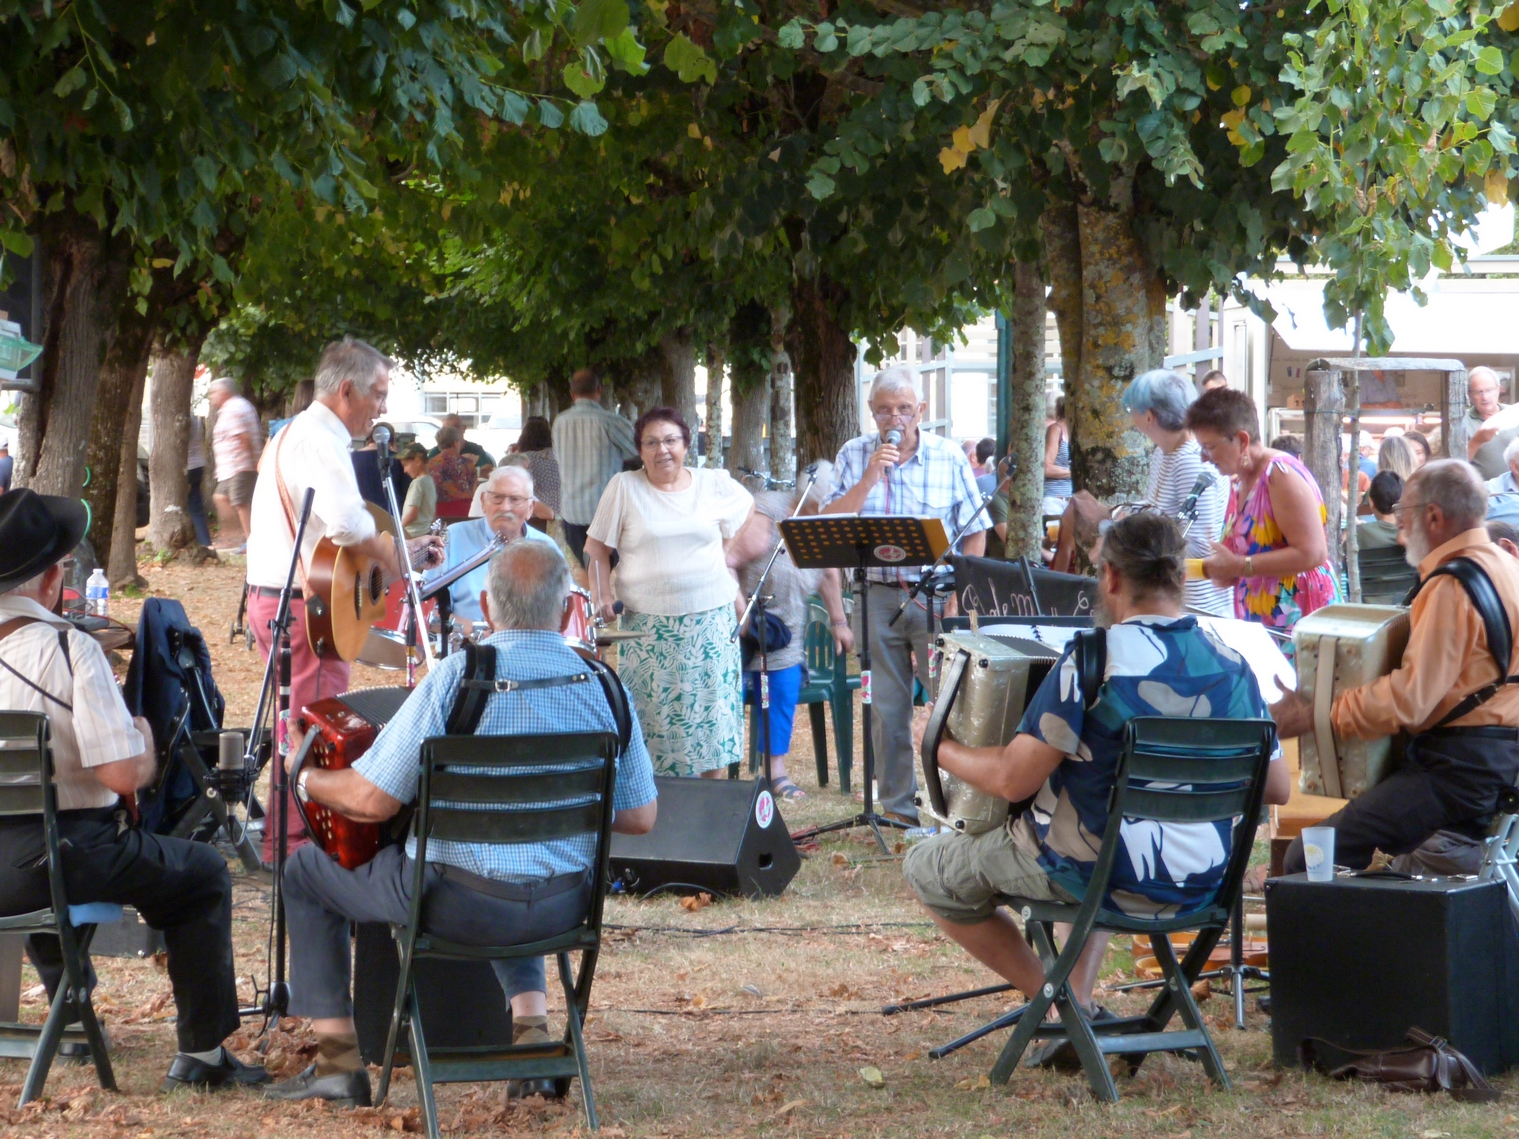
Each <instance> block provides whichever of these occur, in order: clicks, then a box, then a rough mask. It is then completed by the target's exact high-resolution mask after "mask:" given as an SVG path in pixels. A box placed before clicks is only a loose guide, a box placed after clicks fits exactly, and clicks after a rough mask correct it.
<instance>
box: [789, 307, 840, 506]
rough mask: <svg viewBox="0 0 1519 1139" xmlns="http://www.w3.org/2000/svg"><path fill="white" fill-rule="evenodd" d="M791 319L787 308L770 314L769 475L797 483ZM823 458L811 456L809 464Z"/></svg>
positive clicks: (808, 459)
mask: <svg viewBox="0 0 1519 1139" xmlns="http://www.w3.org/2000/svg"><path fill="white" fill-rule="evenodd" d="M789 315H790V314H788V313H787V311H786V310H785V308H773V309H771V310H770V475H771V477H772V478H777V479H795V478H796V468H797V461H796V413H795V410H794V408H793V406H792V396H793V395H794V390H793V389H794V384H793V382H792V375H791V354H790V353H789V352H787V351H786V323H787V321H788V319H789ZM851 382H852V381H851ZM835 454H837V452H835ZM821 457H822V456H819V455H809V456H808V458H807V461H808V462H811V461H812V460H813V459H816V458H821Z"/></svg>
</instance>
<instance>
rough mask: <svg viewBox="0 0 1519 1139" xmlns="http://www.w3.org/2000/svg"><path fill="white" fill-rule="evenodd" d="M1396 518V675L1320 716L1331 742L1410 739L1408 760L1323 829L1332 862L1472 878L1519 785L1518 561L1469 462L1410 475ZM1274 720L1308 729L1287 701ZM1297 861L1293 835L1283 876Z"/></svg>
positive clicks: (1304, 708) (1298, 701) (1294, 729)
mask: <svg viewBox="0 0 1519 1139" xmlns="http://www.w3.org/2000/svg"><path fill="white" fill-rule="evenodd" d="M1394 509H1395V511H1396V512H1397V518H1398V541H1399V542H1401V543H1402V544H1403V545H1404V546H1405V547H1406V548H1407V550H1408V562H1409V564H1410V565H1412V566H1414V567H1416V568H1417V569H1418V571H1419V580H1420V585H1419V589H1418V593H1417V595H1416V596H1415V598H1414V600H1413V605H1412V608H1411V609H1410V611H1409V621H1410V629H1409V636H1408V648H1407V649H1406V650H1404V653H1403V663H1402V665H1401V666H1400V667H1399V668H1397V669H1396V670H1395V671H1393V672H1391V673H1389V674H1388V675H1386V676H1383V677H1381V678H1379V679H1378V680H1375V681H1373V682H1372V683H1371V684H1367V685H1364V686H1362V687H1360V688H1354V689H1351V690H1349V691H1347V692H1343V693H1341V694H1340V695H1339V696H1337V697H1336V698H1335V701H1334V708H1333V711H1332V714H1331V719H1332V722H1333V726H1334V734H1335V735H1336V736H1337V737H1339V738H1341V739H1363V740H1364V739H1379V738H1382V737H1386V736H1391V735H1394V734H1396V733H1398V732H1407V733H1408V734H1409V737H1410V738H1409V741H1408V747H1407V752H1406V761H1405V763H1404V765H1403V766H1402V767H1401V768H1399V769H1398V770H1397V771H1395V772H1394V773H1393V774H1392V775H1389V776H1388V777H1387V778H1385V779H1383V780H1382V782H1380V783H1378V784H1377V785H1376V786H1375V787H1372V788H1371V789H1369V790H1368V791H1366V792H1365V793H1364V794H1363V795H1361V796H1360V797H1358V798H1356V799H1353V800H1352V801H1351V802H1350V804H1349V805H1348V806H1346V807H1345V808H1344V810H1341V811H1338V812H1336V813H1335V814H1334V815H1332V816H1331V817H1330V818H1329V819H1328V820H1326V822H1325V824H1324V825H1325V826H1332V827H1334V828H1335V855H1334V857H1335V862H1337V863H1339V864H1340V865H1342V866H1349V867H1352V868H1354V869H1358V870H1359V869H1363V868H1364V867H1366V866H1368V865H1370V863H1371V857H1372V853H1373V852H1374V851H1376V850H1381V851H1383V852H1385V853H1387V854H1392V855H1406V856H1409V857H1408V858H1407V859H1405V860H1400V863H1401V864H1397V863H1395V867H1396V868H1397V869H1412V870H1417V871H1422V872H1434V873H1444V874H1450V873H1464V874H1472V873H1476V871H1477V869H1478V868H1479V867H1480V865H1481V862H1482V844H1483V839H1484V837H1485V836H1486V834H1487V829H1488V826H1489V825H1490V823H1491V817H1492V815H1493V813H1494V812H1495V811H1496V809H1497V798H1498V793H1499V791H1500V790H1501V789H1502V788H1503V787H1506V786H1512V785H1513V784H1514V782H1515V778H1516V776H1519V660H1515V659H1514V648H1515V642H1514V635H1513V630H1515V629H1516V628H1519V559H1515V558H1513V557H1511V556H1509V555H1508V554H1507V553H1506V552H1505V551H1504V550H1503V549H1502V548H1501V547H1500V546H1498V545H1497V544H1496V543H1495V542H1493V541H1492V540H1491V539H1490V538H1489V537H1488V533H1487V530H1486V528H1485V527H1484V525H1483V516H1484V514H1485V513H1486V509H1487V489H1486V487H1485V486H1484V485H1483V482H1482V480H1481V478H1480V477H1479V476H1478V474H1477V471H1476V469H1475V468H1473V467H1472V466H1471V465H1470V464H1468V463H1463V462H1460V461H1458V460H1453V459H1445V460H1441V461H1438V462H1432V463H1428V464H1426V465H1425V466H1423V467H1421V468H1420V469H1419V470H1418V471H1416V472H1415V473H1414V475H1413V477H1412V478H1410V479H1409V481H1408V485H1407V486H1406V487H1405V488H1404V491H1403V497H1402V499H1401V500H1399V502H1398V504H1397V506H1396V507H1394ZM1479 598H1485V599H1486V603H1485V604H1483V605H1479V604H1478V599H1479ZM1271 713H1272V716H1273V717H1274V718H1275V719H1276V722H1277V730H1278V732H1279V733H1280V735H1281V736H1282V737H1283V738H1284V739H1285V738H1291V737H1295V736H1301V735H1306V734H1307V733H1308V732H1310V731H1312V730H1313V706H1312V703H1311V701H1309V700H1308V699H1305V698H1304V697H1302V696H1300V695H1298V694H1296V693H1289V694H1288V695H1287V696H1286V697H1284V698H1283V699H1282V701H1281V702H1280V703H1278V704H1277V705H1275V706H1274V707H1273V708H1272V709H1271ZM1303 865H1304V862H1303V844H1302V840H1301V839H1299V840H1297V841H1295V842H1293V844H1292V846H1291V847H1290V848H1289V849H1288V851H1287V856H1286V860H1285V868H1286V870H1287V872H1288V873H1295V872H1297V871H1300V870H1302V869H1303Z"/></svg>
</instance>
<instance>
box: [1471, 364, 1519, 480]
mask: <svg viewBox="0 0 1519 1139" xmlns="http://www.w3.org/2000/svg"><path fill="white" fill-rule="evenodd" d="M1501 386H1502V385H1501V384H1500V382H1499V379H1498V373H1497V372H1495V371H1493V370H1492V369H1491V368H1488V367H1484V366H1481V365H1479V366H1478V367H1475V368H1473V369H1472V370H1471V371H1470V372H1468V373H1467V376H1466V397H1467V400H1468V404H1469V406H1468V407H1467V409H1466V428H1467V431H1468V432H1469V433H1470V434H1469V436H1468V438H1467V441H1466V454H1467V458H1469V459H1471V461H1472V465H1473V466H1474V467H1476V468H1477V470H1479V471H1481V472H1482V477H1483V478H1484V479H1496V478H1501V477H1502V476H1503V472H1504V468H1505V466H1506V463H1505V461H1504V458H1503V453H1504V451H1505V450H1507V449H1508V445H1509V444H1510V443H1512V442H1513V441H1514V440H1515V439H1519V427H1506V428H1504V429H1503V430H1502V431H1500V430H1498V429H1497V428H1496V427H1488V426H1486V423H1487V421H1488V420H1489V419H1491V418H1492V417H1493V416H1495V415H1497V414H1498V413H1499V412H1500V411H1502V410H1503V407H1504V405H1503V404H1502V403H1500V402H1499V401H1498V396H1499V394H1500V390H1501Z"/></svg>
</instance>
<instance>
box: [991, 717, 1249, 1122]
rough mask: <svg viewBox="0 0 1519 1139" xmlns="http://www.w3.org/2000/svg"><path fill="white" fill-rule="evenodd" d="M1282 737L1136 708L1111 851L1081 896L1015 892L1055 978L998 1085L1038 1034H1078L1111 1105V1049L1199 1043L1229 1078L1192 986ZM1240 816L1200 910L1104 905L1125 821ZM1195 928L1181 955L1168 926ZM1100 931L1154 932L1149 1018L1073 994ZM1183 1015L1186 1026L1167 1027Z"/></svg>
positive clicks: (1121, 768) (1132, 1063)
mask: <svg viewBox="0 0 1519 1139" xmlns="http://www.w3.org/2000/svg"><path fill="white" fill-rule="evenodd" d="M1275 738H1276V728H1275V725H1274V724H1273V723H1272V722H1271V721H1270V720H1204V719H1191V718H1181V717H1178V718H1171V717H1159V716H1146V717H1139V718H1136V719H1134V720H1131V721H1129V723H1128V724H1127V726H1126V727H1125V728H1124V749H1123V754H1122V757H1121V758H1120V760H1119V764H1118V772H1117V781H1116V783H1115V785H1114V787H1113V793H1112V798H1111V800H1110V806H1109V809H1108V822H1107V829H1106V830H1105V831H1104V832H1103V840H1102V849H1101V850H1100V852H1099V853H1098V855H1097V862H1096V864H1095V865H1094V867H1093V870H1092V877H1091V880H1090V881H1089V882H1088V883H1087V885H1086V890H1085V894H1084V897H1083V900H1082V901H1081V902H1079V903H1060V902H1042V901H1035V900H1033V899H1028V898H1012V899H1009V901H1008V904H1009V905H1011V906H1013V907H1015V908H1017V909H1018V910H1020V912H1021V913H1022V916H1023V921H1024V926H1025V930H1026V933H1027V935H1028V938H1029V940H1030V941H1031V942H1032V943H1033V945H1034V948H1035V949H1036V950H1037V951H1038V953H1039V956H1040V958H1041V959H1042V960H1043V962H1044V970H1045V978H1046V982H1045V984H1044V986H1043V987H1042V988H1041V989H1040V991H1039V992H1037V993H1035V994H1033V995H1032V998H1031V999H1030V1001H1029V1003H1028V1005H1027V1006H1026V1007H1025V1008H1024V1009H1023V1011H1022V1015H1021V1016H1020V1017H1019V1019H1018V1024H1017V1027H1016V1028H1015V1029H1014V1031H1013V1035H1012V1039H1010V1040H1009V1041H1008V1042H1007V1045H1006V1047H1004V1048H1003V1049H1002V1054H1001V1055H1000V1056H998V1057H997V1063H996V1065H995V1066H994V1067H993V1068H992V1073H991V1079H992V1082H993V1083H997V1084H1005V1083H1007V1081H1008V1079H1009V1077H1011V1075H1012V1072H1013V1069H1014V1068H1015V1067H1017V1065H1018V1061H1019V1059H1020V1058H1021V1057H1022V1056H1023V1053H1024V1051H1025V1050H1026V1049H1027V1048H1028V1046H1029V1044H1030V1043H1032V1042H1033V1041H1034V1040H1035V1039H1036V1038H1038V1039H1061V1040H1069V1041H1070V1042H1071V1045H1072V1046H1073V1047H1074V1048H1075V1050H1076V1055H1077V1056H1078V1057H1080V1059H1081V1067H1082V1070H1083V1071H1085V1073H1086V1077H1087V1082H1088V1083H1089V1084H1091V1086H1092V1091H1093V1093H1094V1094H1095V1095H1096V1096H1097V1098H1098V1099H1101V1100H1105V1101H1106V1102H1108V1103H1117V1102H1118V1089H1117V1087H1116V1086H1115V1085H1114V1083H1113V1076H1112V1073H1111V1072H1110V1071H1109V1069H1108V1064H1107V1057H1108V1056H1109V1055H1112V1054H1118V1055H1123V1056H1127V1057H1128V1058H1129V1067H1130V1071H1131V1072H1133V1071H1138V1069H1139V1066H1140V1065H1141V1064H1142V1063H1143V1062H1144V1058H1145V1056H1146V1055H1147V1054H1148V1053H1150V1052H1181V1051H1188V1050H1194V1049H1195V1050H1196V1052H1197V1053H1198V1055H1199V1057H1200V1058H1201V1060H1202V1064H1203V1068H1204V1069H1205V1070H1206V1071H1207V1073H1208V1075H1209V1076H1210V1077H1212V1079H1213V1081H1214V1082H1215V1083H1217V1084H1218V1085H1219V1086H1220V1087H1222V1088H1228V1087H1229V1078H1228V1076H1226V1075H1225V1074H1224V1065H1223V1061H1222V1060H1221V1059H1220V1058H1219V1055H1218V1050H1217V1049H1216V1048H1215V1047H1214V1045H1213V1038H1212V1037H1211V1036H1210V1035H1209V1034H1208V1029H1207V1026H1206V1025H1205V1024H1204V1023H1203V1018H1202V1014H1201V1013H1200V1012H1199V1011H1198V1008H1197V1003H1196V1001H1194V1000H1193V998H1192V985H1193V983H1194V982H1195V981H1196V980H1197V976H1198V974H1199V973H1201V972H1202V971H1203V969H1204V968H1205V967H1206V965H1207V962H1208V955H1209V954H1210V953H1211V952H1212V951H1213V947H1214V946H1215V945H1217V944H1218V940H1219V937H1220V935H1222V933H1223V932H1224V930H1225V929H1226V928H1227V927H1228V925H1229V918H1230V913H1231V911H1232V910H1233V908H1234V902H1235V899H1236V898H1238V896H1239V893H1240V889H1241V887H1242V884H1243V882H1244V877H1245V868H1246V867H1247V866H1248V864H1249V861H1250V849H1251V847H1252V845H1253V844H1254V841H1255V830H1256V820H1258V819H1259V818H1260V811H1261V799H1262V796H1263V795H1264V794H1265V784H1266V768H1267V765H1268V764H1269V763H1270V760H1271V752H1272V748H1273V744H1274V742H1275ZM1226 820H1232V821H1233V822H1234V831H1233V833H1234V841H1233V849H1232V851H1231V852H1230V855H1229V861H1228V863H1227V864H1226V867H1225V870H1224V877H1223V880H1222V882H1220V884H1219V888H1218V892H1217V893H1216V894H1215V895H1214V897H1213V900H1212V901H1211V902H1210V903H1209V904H1208V905H1207V906H1205V907H1203V908H1202V909H1200V910H1194V911H1193V912H1191V913H1188V914H1184V915H1181V916H1178V917H1169V918H1142V917H1130V916H1129V915H1127V914H1123V913H1119V912H1117V911H1115V910H1110V909H1107V908H1106V907H1105V906H1103V904H1102V902H1103V899H1104V898H1105V897H1106V896H1107V892H1108V881H1109V879H1110V878H1111V876H1112V872H1113V863H1114V861H1115V859H1116V857H1117V854H1118V848H1119V845H1120V843H1121V842H1122V841H1123V840H1122V838H1121V837H1120V833H1119V832H1120V827H1121V825H1122V824H1123V823H1124V822H1125V821H1127V822H1129V823H1131V824H1132V823H1134V822H1146V821H1153V822H1157V823H1214V822H1221V821H1226ZM1057 922H1069V923H1070V924H1071V926H1072V927H1073V928H1072V930H1071V934H1070V937H1069V938H1067V940H1066V942H1065V944H1064V945H1063V946H1062V947H1061V949H1060V951H1059V953H1058V954H1057V952H1056V950H1055V943H1054V926H1055V924H1056V923H1057ZM1181 930H1196V931H1198V932H1197V937H1196V939H1195V940H1194V941H1193V942H1192V945H1191V946H1190V948H1189V949H1188V950H1187V953H1186V956H1185V957H1184V958H1182V960H1181V961H1179V962H1178V961H1177V959H1176V953H1175V951H1174V950H1173V948H1172V946H1171V937H1170V935H1171V934H1173V933H1176V932H1178V931H1181ZM1095 931H1106V932H1110V933H1129V934H1134V935H1136V936H1146V937H1148V938H1149V940H1150V945H1151V946H1152V947H1153V949H1154V953H1155V960H1156V961H1157V962H1158V963H1159V965H1160V968H1161V972H1162V974H1163V978H1164V980H1165V982H1166V983H1165V987H1164V988H1163V989H1161V991H1160V994H1159V995H1158V996H1157V997H1156V998H1155V1000H1154V1001H1153V1002H1152V1003H1151V1005H1150V1008H1149V1011H1148V1012H1146V1013H1145V1014H1144V1015H1143V1016H1137V1017H1124V1018H1120V1019H1115V1020H1103V1021H1096V1022H1094V1021H1091V1020H1088V1019H1087V1017H1086V1015H1085V1014H1084V1013H1083V1012H1082V1011H1081V1006H1080V1005H1079V1004H1077V1003H1076V1001H1075V999H1074V998H1073V997H1072V995H1071V991H1070V987H1069V984H1068V978H1069V977H1070V973H1071V969H1072V968H1073V967H1074V966H1075V964H1076V959H1077V958H1078V957H1079V956H1080V954H1081V950H1082V947H1083V946H1084V945H1085V944H1086V941H1087V937H1088V935H1089V934H1091V933H1093V932H1095ZM1051 1005H1054V1007H1055V1008H1056V1010H1057V1011H1058V1012H1059V1013H1060V1023H1059V1024H1046V1023H1045V1021H1044V1017H1045V1014H1046V1012H1047V1011H1048V1010H1049V1008H1050V1006H1051ZM1178 1014H1179V1015H1180V1016H1181V1019H1182V1023H1183V1024H1184V1025H1185V1028H1184V1029H1183V1030H1181V1031H1175V1032H1173V1031H1168V1030H1167V1025H1169V1024H1170V1022H1171V1018H1172V1017H1173V1016H1175V1015H1178Z"/></svg>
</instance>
